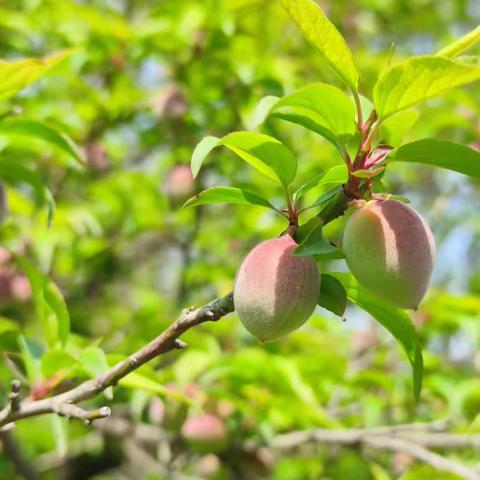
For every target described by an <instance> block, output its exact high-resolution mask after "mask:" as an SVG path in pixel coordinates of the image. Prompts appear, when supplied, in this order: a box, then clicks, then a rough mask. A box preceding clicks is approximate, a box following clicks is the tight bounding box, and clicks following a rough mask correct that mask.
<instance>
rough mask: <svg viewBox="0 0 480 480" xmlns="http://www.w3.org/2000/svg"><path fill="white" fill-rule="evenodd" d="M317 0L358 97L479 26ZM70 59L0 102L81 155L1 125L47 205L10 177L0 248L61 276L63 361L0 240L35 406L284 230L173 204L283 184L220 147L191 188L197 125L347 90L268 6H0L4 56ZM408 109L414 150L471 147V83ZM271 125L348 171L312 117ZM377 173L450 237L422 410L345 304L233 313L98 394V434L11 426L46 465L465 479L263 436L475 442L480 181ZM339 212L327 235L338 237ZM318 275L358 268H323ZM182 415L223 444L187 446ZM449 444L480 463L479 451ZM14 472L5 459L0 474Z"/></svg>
mask: <svg viewBox="0 0 480 480" xmlns="http://www.w3.org/2000/svg"><path fill="white" fill-rule="evenodd" d="M319 3H320V4H321V6H322V8H323V9H324V11H325V12H326V13H327V15H328V16H329V18H330V19H331V20H332V21H333V23H334V24H335V25H336V26H337V27H338V28H339V30H340V31H341V32H342V33H343V35H344V36H345V38H346V39H347V41H348V43H349V44H350V46H351V48H352V50H353V52H354V55H355V58H356V62H357V64H358V66H359V68H360V71H361V72H362V74H363V76H362V78H361V91H362V93H363V94H364V95H365V96H367V97H368V96H369V95H370V94H371V89H372V86H373V84H374V82H375V79H376V78H377V76H378V74H379V72H380V71H381V70H382V69H383V68H384V67H385V66H386V65H387V64H388V62H389V58H390V57H391V56H392V55H393V58H395V59H399V58H402V57H404V56H407V55H411V54H425V53H431V52H435V51H437V50H438V49H440V48H441V47H442V46H444V45H446V44H447V43H448V42H449V41H451V40H452V39H453V38H455V37H458V36H460V35H461V34H463V33H465V32H467V31H468V30H471V29H472V28H474V27H475V26H476V25H478V24H479V21H480V5H479V3H478V2H476V1H474V0H436V1H433V0H415V1H412V0H401V1H400V0H356V1H344V0H341V1H340V0H337V1H335V2H333V1H327V0H324V1H323V0H322V1H321V2H319ZM392 45H393V47H392ZM70 48H73V49H74V51H73V53H72V55H71V56H70V57H69V59H68V60H66V61H64V62H63V63H62V64H61V65H59V66H58V67H56V68H55V69H54V70H53V71H52V72H51V73H50V74H49V75H48V76H46V77H45V78H43V79H42V80H41V81H39V82H38V83H36V84H34V85H33V86H31V87H29V88H28V89H27V90H25V91H23V92H22V93H21V94H20V95H18V96H16V97H15V98H13V99H11V100H9V101H8V102H5V103H3V104H2V106H1V109H2V111H1V112H0V114H3V115H12V114H17V113H18V112H21V113H22V115H24V116H27V117H29V118H34V119H37V120H42V121H45V122H46V123H48V124H49V125H52V126H55V127H57V128H58V129H60V130H62V131H64V132H66V133H67V134H69V135H70V136H71V137H72V138H73V139H74V140H75V142H76V143H77V144H78V145H79V146H80V148H81V150H82V151H83V154H84V156H85V158H86V167H85V168H83V167H81V166H79V165H78V164H77V163H75V162H74V161H73V160H71V159H70V158H69V157H68V156H66V155H65V154H64V153H62V152H61V151H59V150H56V149H54V148H52V147H51V146H49V145H48V144H45V143H42V142H38V143H37V142H34V141H26V140H25V139H21V138H18V139H16V140H12V139H11V138H0V155H1V157H2V158H4V159H8V160H9V161H10V162H15V163H18V164H21V165H24V166H27V167H28V168H30V169H32V170H34V171H35V172H36V173H37V174H38V175H39V176H40V177H41V179H42V180H43V181H44V182H45V184H46V185H47V186H48V188H49V189H50V191H51V192H52V193H53V196H54V197H55V200H56V204H57V211H56V216H55V219H54V222H53V224H52V226H51V228H48V227H47V211H46V208H45V206H44V205H42V204H41V203H40V202H39V201H38V199H37V198H36V196H35V195H34V194H33V192H32V191H30V189H28V188H26V187H24V186H22V185H13V184H10V183H6V184H2V185H3V187H2V191H4V193H3V194H4V195H5V196H6V199H7V202H6V203H7V205H8V207H7V210H8V211H5V212H2V214H3V216H4V217H5V219H4V222H3V224H2V226H1V227H0V244H1V245H2V246H3V247H5V248H6V249H8V250H10V251H14V252H17V253H18V254H21V255H24V256H25V257H26V258H28V259H30V261H31V262H32V263H33V264H35V265H37V266H38V267H39V268H40V269H41V270H42V271H43V272H45V273H48V274H49V276H50V277H51V278H52V279H54V281H55V282H56V283H57V285H58V286H59V288H60V290H61V291H62V293H63V295H64V297H65V299H66V302H67V304H68V308H69V311H70V316H71V328H72V334H71V336H70V340H69V343H68V345H67V348H66V349H65V350H59V349H58V348H57V349H55V348H54V349H52V348H49V344H48V338H46V337H45V334H44V331H43V330H42V326H41V323H40V322H39V321H38V318H37V315H36V312H35V309H34V308H33V305H32V300H31V292H30V289H29V286H28V282H27V280H26V278H25V276H24V274H23V272H22V270H21V269H20V268H19V267H18V266H16V264H15V261H14V259H13V258H12V257H11V256H10V255H9V253H8V251H7V250H5V249H3V248H2V249H1V250H0V302H1V303H0V315H1V318H0V349H1V350H2V360H1V362H0V383H1V392H2V395H3V398H4V399H5V398H6V396H7V395H8V385H9V382H10V380H11V379H13V378H18V377H19V376H20V375H21V376H22V378H23V377H27V378H26V380H24V384H25V386H26V388H28V389H29V392H25V393H26V394H30V395H33V396H34V397H36V398H39V397H41V396H43V395H46V394H48V393H50V392H52V391H56V389H59V388H62V386H64V385H69V384H73V383H74V382H77V381H78V380H81V379H82V378H87V377H88V376H91V375H95V374H96V373H98V372H99V371H101V370H102V369H103V368H105V366H106V365H107V363H113V362H115V361H116V360H118V359H119V358H121V356H124V355H127V354H128V353H131V352H133V351H134V350H135V349H138V348H139V347H141V346H142V345H144V344H145V343H146V342H148V341H149V340H150V339H152V338H153V337H154V336H156V335H157V334H158V333H159V332H160V331H161V330H163V329H164V328H165V327H167V326H168V325H169V324H170V323H171V322H172V321H173V319H174V318H176V317H177V315H178V313H179V311H180V309H181V308H184V307H186V306H188V305H190V304H195V305H200V304H202V303H204V302H207V301H209V300H211V299H213V298H215V297H217V296H219V295H224V294H226V293H227V292H228V291H230V289H231V288H232V283H233V279H234V276H235V272H236V269H237V267H238V265H239V263H240V262H241V259H242V257H243V256H244V255H245V254H246V252H247V251H248V250H249V249H250V248H252V247H253V246H254V245H255V244H256V243H258V242H259V241H260V240H263V239H266V238H270V237H274V236H276V235H278V234H279V233H280V232H281V231H282V230H283V229H284V228H285V225H284V224H283V223H282V221H281V219H280V217H278V218H276V217H275V216H274V215H273V214H272V213H270V212H265V211H264V210H261V209H260V208H258V209H257V208H256V207H244V206H238V207H235V206H211V207H200V208H198V209H193V208H190V209H182V207H181V205H182V203H183V201H184V200H185V199H186V198H188V197H189V196H190V195H192V194H193V193H196V192H198V191H200V190H202V189H204V188H206V187H208V186H211V185H235V186H240V187H242V186H245V187H246V188H247V189H250V190H256V191H261V192H263V194H264V195H265V196H268V197H269V198H271V199H273V200H272V201H273V203H277V204H278V205H281V204H282V192H281V190H280V189H279V188H278V187H276V186H275V185H274V184H273V183H268V182H265V180H264V179H263V178H261V177H260V176H259V175H258V174H256V173H255V172H254V171H253V170H252V169H248V168H245V167H244V166H243V164H242V163H241V162H240V161H239V160H238V159H237V158H235V156H234V155H233V154H232V153H229V152H227V151H226V150H225V151H224V150H222V149H219V150H218V151H215V153H214V154H213V155H212V158H210V159H209V161H208V163H207V164H206V166H205V168H204V170H203V171H202V173H201V176H200V177H199V178H198V179H197V180H195V182H194V183H193V182H192V180H191V178H190V177H189V175H188V171H185V169H183V170H182V167H181V166H184V165H188V162H189V159H190V155H191V152H192V150H193V148H194V146H195V144H196V143H197V142H198V141H199V140H200V139H201V138H202V137H203V136H205V135H208V134H213V135H218V136H222V135H225V134H227V133H229V132H231V131H234V130H245V129H250V128H251V127H252V113H253V110H254V108H255V106H256V104H257V102H258V101H259V100H260V98H262V97H263V96H265V95H279V96H281V95H283V94H285V93H288V92H291V91H292V90H293V89H295V88H299V87H301V86H305V85H307V84H309V83H313V82H317V81H329V82H331V83H336V84H338V82H337V79H336V78H335V77H334V76H333V74H332V73H331V72H330V71H329V70H328V69H327V68H326V66H325V65H324V64H323V63H322V60H321V59H319V58H318V56H317V55H316V54H315V53H314V52H313V50H312V49H311V48H310V47H309V46H308V45H306V43H305V41H304V40H303V38H302V36H301V34H300V33H299V32H298V30H297V29H296V27H295V26H294V25H293V23H292V22H291V21H290V20H289V19H288V18H287V15H286V14H285V13H284V11H283V10H282V9H281V8H280V6H279V5H278V4H277V2H276V1H275V0H228V1H227V0H205V1H203V2H197V1H194V0H175V1H173V0H163V1H160V0H158V1H152V0H117V1H114V0H103V1H100V0H98V1H88V0H83V1H81V0H77V1H73V0H62V1H61V2H58V1H54V0H10V1H8V2H0V56H1V58H3V59H13V58H23V57H37V56H44V55H47V54H50V53H52V52H56V51H59V50H63V49H70ZM477 52H478V49H477ZM340 86H341V85H340ZM419 112H420V115H419V117H418V119H417V123H416V126H415V128H413V130H412V131H411V132H410V133H409V134H408V139H409V140H414V139H420V138H425V137H436V138H439V139H448V140H453V141H457V142H459V143H465V144H470V145H472V146H474V147H476V148H479V147H480V122H479V114H480V88H479V86H478V84H477V85H474V86H471V87H467V88H463V89H460V90H456V91H454V92H452V93H450V94H448V95H447V96H445V97H443V98H441V99H436V100H434V101H430V102H429V103H428V104H427V105H426V106H424V107H422V108H421V109H420V110H419ZM264 128H265V130H264V131H265V132H266V133H271V134H274V135H276V136H278V137H279V138H281V139H282V141H284V142H285V143H286V144H287V145H288V146H289V147H290V148H291V149H292V150H293V151H294V152H295V153H296V154H297V155H298V158H299V171H300V174H299V179H298V181H299V184H300V182H302V183H303V182H304V181H306V180H308V179H309V178H311V177H312V176H313V175H316V174H318V173H320V172H321V171H322V170H324V169H326V168H328V167H331V166H332V165H335V164H340V163H341V158H340V157H339V155H338V153H337V152H336V150H335V149H334V148H333V147H332V146H330V145H329V144H328V142H326V141H325V140H322V139H321V138H320V137H318V136H315V135H313V134H311V133H309V132H307V131H305V130H302V129H300V128H299V127H295V126H292V125H288V124H282V123H281V122H280V121H273V122H270V123H269V124H268V125H267V126H265V127H264ZM385 135H387V132H386V133H385ZM389 140H390V141H391V142H392V141H393V142H394V141H395V139H394V138H389ZM397 142H398V140H397ZM179 167H180V168H179ZM384 182H385V185H386V187H387V189H388V191H390V192H391V193H396V194H400V195H404V196H406V197H408V198H410V200H411V201H412V205H413V206H414V208H416V209H417V210H418V211H419V212H421V213H422V215H423V216H424V217H425V218H426V219H427V221H428V223H429V224H430V226H431V227H432V230H433V232H434V234H435V237H436V241H437V247H438V261H437V266H436V270H435V274H434V282H433V286H432V288H431V290H430V292H429V295H428V298H427V299H426V300H425V301H424V303H423V304H422V306H421V308H420V310H419V311H418V312H416V313H415V314H414V315H413V318H414V322H415V325H416V327H417V330H418V332H419V335H420V337H421V340H422V344H423V346H424V349H425V351H424V355H425V384H424V389H423V392H422V397H421V401H420V402H419V403H418V405H415V404H414V402H413V399H412V394H411V385H410V368H409V365H408V362H407V361H406V357H405V356H404V353H403V352H402V351H401V350H400V348H399V347H398V345H397V344H396V342H395V341H394V340H393V338H391V337H390V335H389V334H388V333H387V332H386V331H385V330H383V329H382V328H381V327H380V326H379V325H378V324H376V323H375V322H373V321H372V320H371V319H370V318H369V317H368V316H367V315H366V314H363V313H360V312H359V311H356V310H355V309H353V308H351V309H349V310H348V313H347V321H346V322H342V321H341V320H340V319H339V318H338V317H334V316H333V315H330V314H329V313H328V312H326V311H324V310H322V309H320V308H319V309H318V310H317V312H316V314H315V315H314V317H312V318H311V319H310V320H309V321H308V322H307V324H306V325H305V326H304V327H302V328H301V329H300V330H299V331H297V332H295V333H294V334H292V335H290V336H289V337H287V338H285V339H283V340H281V341H277V342H274V343H271V344H266V345H260V344H259V343H258V342H257V341H256V340H255V339H254V338H253V337H251V336H250V335H249V334H248V333H247V332H246V331H245V330H244V329H243V328H242V326H241V325H240V324H239V322H238V320H237V318H236V317H235V315H230V316H229V317H227V318H225V319H222V320H221V321H220V322H218V323H216V324H211V325H205V326H201V327H199V328H197V329H195V331H191V332H189V333H188V334H187V335H186V336H185V340H186V341H187V343H188V344H189V348H188V349H187V350H186V351H184V352H177V353H170V354H168V355H166V356H164V358H161V359H158V360H156V361H154V362H152V363H151V364H150V365H148V366H146V367H143V368H142V369H140V370H139V371H138V372H137V373H136V374H135V375H133V376H131V377H127V379H125V380H124V381H123V382H122V383H121V384H120V386H119V387H118V388H116V389H115V390H114V392H113V400H112V399H106V398H105V397H103V398H98V399H96V400H95V401H91V402H90V403H91V405H98V406H101V405H104V404H111V406H112V409H113V417H112V419H109V420H104V421H101V422H97V426H94V427H93V428H92V427H85V426H83V425H81V424H80V423H76V422H68V421H67V420H65V419H60V418H58V417H55V416H47V417H41V418H35V419H31V420H26V421H21V422H19V423H18V425H17V427H16V429H15V432H14V433H15V437H16V439H17V441H18V443H19V444H20V445H21V447H22V449H23V451H24V454H25V455H26V457H27V458H28V459H29V461H31V462H32V464H34V465H35V466H36V468H37V469H38V470H39V471H40V472H41V478H46V479H57V478H66V479H80V478H82V479H85V478H95V479H116V478H119V479H122V478H145V479H148V478H166V479H170V478H215V479H229V478H239V479H255V478H272V479H276V480H296V479H298V480H300V479H302V480H303V479H332V480H350V479H352V480H353V479H355V480H363V479H377V480H384V479H393V478H403V479H409V480H414V479H423V478H438V479H440V478H457V477H455V476H453V475H450V474H443V473H440V472H436V471H434V470H433V469H432V468H431V467H429V466H425V465H421V464H419V463H418V462H416V461H415V460H414V459H413V458H412V457H410V456H409V455H408V454H403V455H402V454H389V453H384V452H381V451H376V450H371V449H368V448H362V447H336V446H331V445H321V444H318V445H312V444H310V445H302V446H300V447H298V448H291V449H288V450H278V449H275V448H274V447H272V441H273V440H274V439H275V437H276V436H277V435H279V434H281V433H284V432H290V431H294V430H306V429H311V428H314V427H326V428H335V429H339V428H353V427H372V426H377V425H390V424H397V423H410V422H431V421H437V420H446V421H448V422H449V423H450V425H452V428H453V430H454V431H459V432H475V431H477V432H478V431H480V415H479V412H480V380H479V373H480V353H479V347H480V327H479V325H480V323H479V321H480V262H479V258H480V241H479V239H480V218H479V215H478V212H479V211H480V196H479V184H478V182H475V181H474V180H472V179H470V178H467V177H465V176H462V175H460V174H455V173H453V172H447V171H441V170H438V169H437V170H436V169H432V168H427V167H421V166H411V165H408V166H405V165H395V166H393V167H391V168H389V170H388V172H387V174H386V175H385V178H384ZM317 193H318V192H317ZM343 222H344V219H339V220H337V221H335V222H333V223H332V224H331V225H329V227H328V235H329V237H330V238H331V239H332V240H337V239H339V237H340V234H341V230H342V226H343ZM326 270H331V271H342V270H345V266H344V263H343V261H336V262H331V264H329V265H328V266H327V268H326ZM20 332H21V333H20ZM29 361H33V363H34V368H30V369H29V368H28V365H27V366H26V364H28V362H29ZM32 372H33V373H32ZM25 382H26V383H25ZM186 419H189V420H187V421H186ZM188 425H190V428H193V430H195V428H196V432H197V433H198V432H203V433H205V432H210V434H211V437H210V439H209V440H208V439H207V440H205V438H204V439H197V440H195V438H194V439H193V440H192V438H190V439H187V438H186V437H188V434H186V431H187V430H188ZM151 427H155V428H154V432H151V431H150V430H148V428H151ZM142 428H144V429H147V430H145V432H144V433H143V434H142V433H141V429H142ZM122 429H123V430H122ZM135 429H136V430H135ZM138 431H140V433H138ZM126 432H128V433H126ZM134 432H137V433H134ZM212 432H213V433H212ZM137 434H138V435H137ZM142 435H144V436H145V438H143V437H142ZM155 435H157V436H155ZM193 436H195V435H193ZM142 438H143V440H142ZM446 454H447V455H453V457H454V458H458V459H461V460H462V461H463V462H465V463H470V464H473V465H475V462H477V463H478V462H479V457H478V450H477V451H475V450H474V449H462V450H459V451H458V450H456V451H454V452H447V453H446ZM15 475H16V473H15V472H14V469H13V467H12V465H11V463H10V462H9V460H8V458H7V456H6V455H3V454H2V453H1V452H0V477H1V478H5V479H10V478H16V477H15ZM442 475H443V476H442Z"/></svg>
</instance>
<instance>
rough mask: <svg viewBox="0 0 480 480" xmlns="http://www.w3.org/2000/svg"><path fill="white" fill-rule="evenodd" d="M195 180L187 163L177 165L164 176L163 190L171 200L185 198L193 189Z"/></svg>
mask: <svg viewBox="0 0 480 480" xmlns="http://www.w3.org/2000/svg"><path fill="white" fill-rule="evenodd" d="M194 186H195V181H194V179H193V176H192V172H191V170H190V167H189V166H188V165H177V166H176V167H173V168H172V169H171V170H170V171H169V172H168V173H167V175H166V176H165V181H164V183H163V189H164V192H165V193H166V194H167V195H168V196H169V197H170V198H171V199H172V200H182V201H183V200H185V199H186V198H187V197H189V196H190V195H191V194H192V192H193V189H194Z"/></svg>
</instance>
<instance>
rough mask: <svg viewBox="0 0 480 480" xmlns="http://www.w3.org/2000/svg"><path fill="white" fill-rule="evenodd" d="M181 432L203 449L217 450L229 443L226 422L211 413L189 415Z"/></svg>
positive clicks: (189, 440) (186, 438) (192, 443)
mask: <svg viewBox="0 0 480 480" xmlns="http://www.w3.org/2000/svg"><path fill="white" fill-rule="evenodd" d="M181 433H182V436H183V438H185V440H187V441H188V442H189V443H190V444H191V445H192V446H194V447H197V448H198V449H200V450H202V451H210V452H216V451H219V450H221V449H222V448H223V447H224V446H225V444H226V443H227V430H226V428H225V423H224V422H223V420H222V419H221V418H219V417H217V416H216V415H212V414H211V413H204V414H201V415H194V416H191V417H188V418H187V419H186V420H185V422H184V424H183V425H182V430H181Z"/></svg>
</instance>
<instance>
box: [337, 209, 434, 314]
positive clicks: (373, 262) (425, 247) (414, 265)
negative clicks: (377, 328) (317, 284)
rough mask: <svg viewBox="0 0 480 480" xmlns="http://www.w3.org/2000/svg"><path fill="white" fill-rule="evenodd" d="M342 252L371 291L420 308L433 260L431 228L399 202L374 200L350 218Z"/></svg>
mask: <svg viewBox="0 0 480 480" xmlns="http://www.w3.org/2000/svg"><path fill="white" fill-rule="evenodd" d="M343 251H344V253H345V258H346V260H347V264H348V266H349V268H350V270H351V272H352V273H353V275H354V277H355V278H356V279H357V280H358V281H359V282H360V283H361V284H362V285H363V286H364V287H365V288H367V289H368V290H370V291H371V292H372V293H373V294H375V295H377V296H378V297H381V298H383V299H385V300H387V301H389V302H390V303H392V304H394V305H396V306H398V307H401V308H413V309H417V307H418V305H419V303H420V302H421V300H422V298H423V297H424V295H425V292H426V291H427V288H428V284H429V282H430V277H431V275H432V270H433V265H434V261H435V241H434V238H433V235H432V232H431V231H430V228H429V227H428V225H427V224H426V223H425V221H424V220H423V219H422V217H421V216H420V215H419V214H418V213H417V212H416V211H415V210H413V208H410V207H409V206H407V205H405V204H404V203H402V202H399V201H397V200H383V201H377V200H374V201H371V202H369V203H367V205H366V206H365V207H364V208H361V209H360V210H357V211H356V212H355V213H354V214H353V215H352V216H351V217H350V219H349V220H348V222H347V225H346V227H345V231H344V234H343Z"/></svg>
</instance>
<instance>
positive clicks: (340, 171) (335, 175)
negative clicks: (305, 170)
mask: <svg viewBox="0 0 480 480" xmlns="http://www.w3.org/2000/svg"><path fill="white" fill-rule="evenodd" d="M347 180H348V169H347V167H346V165H337V166H335V167H332V168H329V169H328V170H327V171H326V172H324V173H322V174H320V175H318V176H316V177H314V178H313V179H312V180H310V181H309V182H307V183H305V184H304V185H302V186H301V187H300V188H299V189H298V190H297V191H296V192H295V193H294V194H293V199H294V200H297V199H298V198H300V197H301V196H302V195H304V194H305V193H307V192H308V191H309V190H312V189H313V188H317V187H321V186H323V185H342V184H343V183H345V182H346V181H347Z"/></svg>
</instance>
